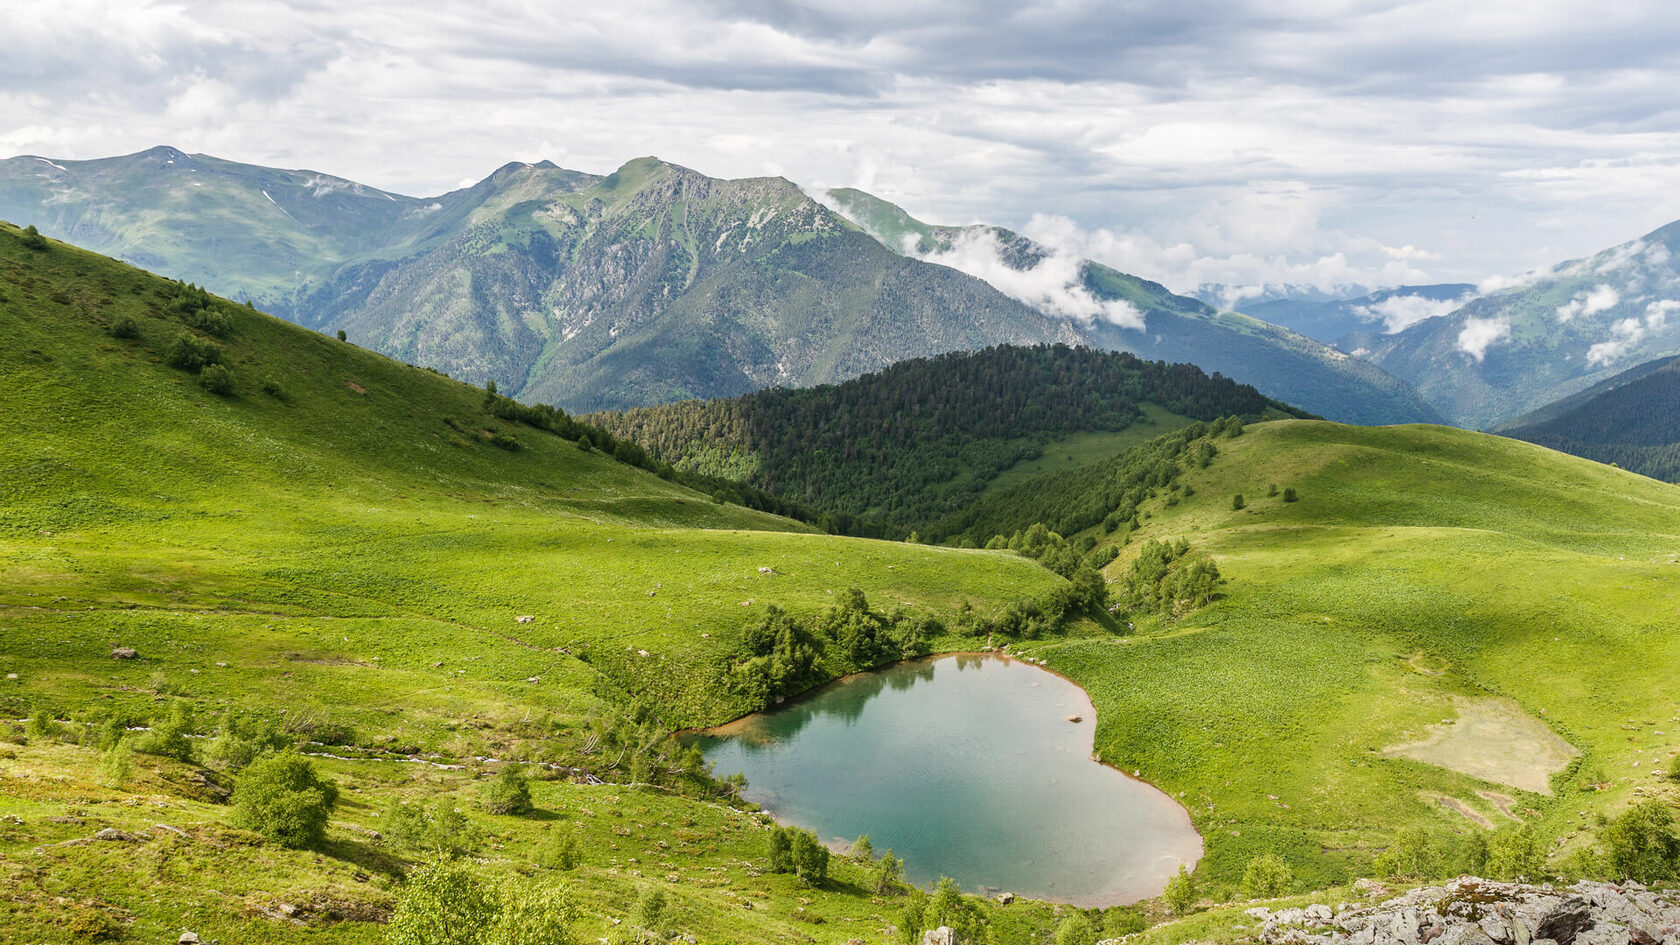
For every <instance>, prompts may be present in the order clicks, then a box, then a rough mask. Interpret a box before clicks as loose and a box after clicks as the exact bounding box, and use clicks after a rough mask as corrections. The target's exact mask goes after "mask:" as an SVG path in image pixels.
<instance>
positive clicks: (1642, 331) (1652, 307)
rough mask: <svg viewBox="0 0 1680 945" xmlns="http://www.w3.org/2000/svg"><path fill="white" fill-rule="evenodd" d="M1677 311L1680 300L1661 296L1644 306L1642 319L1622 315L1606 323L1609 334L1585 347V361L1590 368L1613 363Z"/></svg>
mask: <svg viewBox="0 0 1680 945" xmlns="http://www.w3.org/2000/svg"><path fill="white" fill-rule="evenodd" d="M1675 313H1680V302H1676V301H1674V300H1672V299H1662V300H1660V301H1656V302H1652V303H1651V304H1649V305H1647V306H1645V318H1644V320H1643V321H1641V320H1640V319H1637V318H1623V319H1619V320H1617V321H1616V323H1615V324H1613V325H1611V326H1610V337H1609V338H1608V339H1607V340H1604V341H1600V342H1598V343H1597V344H1595V345H1593V346H1592V347H1590V348H1588V349H1587V363H1588V364H1590V365H1592V366H1594V367H1604V366H1607V365H1610V364H1614V363H1615V362H1617V361H1620V360H1621V359H1623V358H1625V357H1627V355H1628V354H1629V353H1630V352H1631V351H1632V350H1633V349H1634V347H1635V346H1637V345H1638V344H1639V343H1640V342H1642V341H1644V340H1645V337H1646V335H1647V334H1649V333H1651V332H1657V331H1662V330H1663V329H1664V328H1665V327H1667V325H1668V316H1670V315H1673V314H1675Z"/></svg>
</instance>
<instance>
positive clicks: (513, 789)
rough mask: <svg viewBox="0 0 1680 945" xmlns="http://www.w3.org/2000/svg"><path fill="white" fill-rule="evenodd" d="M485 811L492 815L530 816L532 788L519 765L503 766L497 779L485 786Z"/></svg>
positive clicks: (497, 773) (497, 774)
mask: <svg viewBox="0 0 1680 945" xmlns="http://www.w3.org/2000/svg"><path fill="white" fill-rule="evenodd" d="M484 809H485V810H487V811H489V812H490V813H492V814H529V813H530V812H531V811H532V810H534V809H535V808H533V807H532V806H531V786H530V784H529V783H527V782H526V780H525V772H524V770H523V769H522V768H520V767H519V766H518V765H503V766H502V770H500V771H498V772H496V777H495V778H493V779H492V780H491V781H490V783H489V784H486V785H485V786H484Z"/></svg>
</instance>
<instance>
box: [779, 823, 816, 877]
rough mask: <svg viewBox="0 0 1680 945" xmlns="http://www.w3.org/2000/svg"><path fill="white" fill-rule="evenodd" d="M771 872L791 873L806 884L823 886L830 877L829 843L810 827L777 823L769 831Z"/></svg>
mask: <svg viewBox="0 0 1680 945" xmlns="http://www.w3.org/2000/svg"><path fill="white" fill-rule="evenodd" d="M770 872H772V873H792V874H794V875H795V876H798V877H799V879H800V881H801V882H803V883H805V884H806V885H807V886H821V885H822V884H823V883H824V882H825V881H826V880H827V879H828V847H825V846H823V845H822V841H821V840H818V839H817V835H816V834H814V833H812V832H811V831H809V830H801V829H799V828H798V827H780V826H778V827H774V828H772V829H771V831H770Z"/></svg>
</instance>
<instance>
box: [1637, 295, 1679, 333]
mask: <svg viewBox="0 0 1680 945" xmlns="http://www.w3.org/2000/svg"><path fill="white" fill-rule="evenodd" d="M1675 313H1680V302H1677V301H1675V300H1673V299H1659V300H1657V301H1655V302H1652V303H1651V304H1649V305H1647V306H1645V325H1646V327H1648V328H1650V329H1651V330H1652V331H1662V330H1663V329H1664V328H1666V327H1667V326H1668V316H1670V315H1673V314H1675Z"/></svg>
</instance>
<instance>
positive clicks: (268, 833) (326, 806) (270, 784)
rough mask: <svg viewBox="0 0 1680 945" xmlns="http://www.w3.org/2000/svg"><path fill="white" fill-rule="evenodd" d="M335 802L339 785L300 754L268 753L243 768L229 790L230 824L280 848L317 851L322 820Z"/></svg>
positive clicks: (323, 837)
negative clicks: (230, 799)
mask: <svg viewBox="0 0 1680 945" xmlns="http://www.w3.org/2000/svg"><path fill="white" fill-rule="evenodd" d="M337 803H338V785H336V784H334V783H333V782H332V781H331V780H329V779H326V778H323V777H321V776H319V775H317V774H316V773H315V766H314V765H312V764H310V763H309V760H308V759H306V758H304V757H303V756H301V755H297V754H293V753H290V752H288V753H286V754H278V755H268V756H266V757H264V758H260V759H258V760H257V761H256V762H254V763H252V765H251V766H250V767H249V768H246V769H245V773H244V775H242V776H241V777H240V778H239V783H238V784H236V785H235V786H234V788H233V810H234V817H233V819H234V823H235V824H236V825H237V826H240V827H245V828H247V829H249V830H255V831H257V832H258V833H261V834H262V835H263V836H265V837H268V838H269V839H270V840H274V841H277V842H278V843H279V844H280V845H281V846H286V847H291V848H293V849H308V848H313V847H319V846H321V845H322V844H324V843H326V840H327V818H328V817H329V816H331V814H332V809H333V807H334V806H335V805H337Z"/></svg>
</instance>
